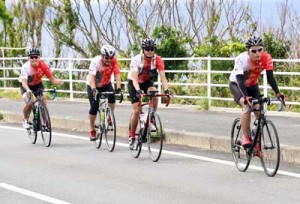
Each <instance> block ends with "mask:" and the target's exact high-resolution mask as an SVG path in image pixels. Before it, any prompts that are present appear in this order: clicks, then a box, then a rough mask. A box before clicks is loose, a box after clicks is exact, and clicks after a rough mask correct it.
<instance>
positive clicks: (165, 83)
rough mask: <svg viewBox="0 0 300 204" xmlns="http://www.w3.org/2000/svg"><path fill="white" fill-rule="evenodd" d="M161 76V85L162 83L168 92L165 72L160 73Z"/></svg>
mask: <svg viewBox="0 0 300 204" xmlns="http://www.w3.org/2000/svg"><path fill="white" fill-rule="evenodd" d="M159 76H160V79H161V83H162V86H163V88H164V90H167V89H168V81H167V78H166V74H165V71H159Z"/></svg>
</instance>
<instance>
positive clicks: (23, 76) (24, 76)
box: [19, 61, 30, 82]
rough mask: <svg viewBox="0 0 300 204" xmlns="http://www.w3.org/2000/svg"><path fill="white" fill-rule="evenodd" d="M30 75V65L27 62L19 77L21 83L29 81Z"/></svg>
mask: <svg viewBox="0 0 300 204" xmlns="http://www.w3.org/2000/svg"><path fill="white" fill-rule="evenodd" d="M29 75H30V63H29V61H27V62H26V63H25V64H23V66H22V68H21V74H20V76H19V82H22V79H27V78H28V76H29Z"/></svg>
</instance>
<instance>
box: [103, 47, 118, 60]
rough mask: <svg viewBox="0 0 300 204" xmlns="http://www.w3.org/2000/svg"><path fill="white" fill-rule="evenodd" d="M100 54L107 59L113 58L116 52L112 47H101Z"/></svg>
mask: <svg viewBox="0 0 300 204" xmlns="http://www.w3.org/2000/svg"><path fill="white" fill-rule="evenodd" d="M101 54H102V55H105V56H109V57H113V56H115V54H116V50H115V48H114V47H113V46H110V45H103V46H102V47H101Z"/></svg>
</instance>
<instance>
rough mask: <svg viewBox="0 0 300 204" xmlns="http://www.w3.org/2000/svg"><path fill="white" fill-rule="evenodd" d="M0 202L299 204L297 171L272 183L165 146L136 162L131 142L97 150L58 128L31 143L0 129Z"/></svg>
mask: <svg viewBox="0 0 300 204" xmlns="http://www.w3.org/2000/svg"><path fill="white" fill-rule="evenodd" d="M0 138H1V139H0V155H1V162H0V169H1V171H0V203H22V204H27V203H30V204H32V203H61V204H66V203H74V204H77V203H78V204H81V203H89V204H90V203H91V204H93V203H146V204H147V203H158V204H159V203H163V204H164V203H169V202H172V203H222V204H227V203H241V202H243V203H258V202H260V203H299V202H300V194H299V192H298V189H299V188H300V182H299V178H300V170H299V168H297V166H291V165H285V164H283V165H282V166H281V168H280V171H279V172H278V174H277V175H276V176H275V177H274V178H270V177H267V176H266V175H265V173H264V172H263V171H262V169H261V167H260V163H259V162H258V159H254V160H253V163H251V164H252V165H253V166H251V168H250V169H248V171H247V172H245V173H241V172H239V171H238V170H237V169H236V168H235V166H234V165H233V163H232V159H231V156H230V154H226V153H220V152H214V151H207V150H202V149H196V148H191V147H183V146H175V145H165V146H164V150H165V151H164V152H163V155H162V158H161V159H160V161H159V162H157V163H154V162H152V161H151V160H150V158H149V157H148V155H147V152H145V151H143V152H142V154H141V156H140V158H138V159H134V158H133V157H132V156H131V154H130V152H129V149H128V144H127V140H126V139H124V138H118V144H117V146H116V149H115V151H114V152H112V153H110V152H108V151H107V150H106V149H105V147H101V148H100V149H99V150H98V149H96V148H95V147H94V146H93V143H91V142H90V141H89V140H88V138H87V137H86V136H83V135H82V132H76V131H66V130H58V129H55V130H54V135H53V143H52V145H51V146H50V147H49V148H46V147H44V146H43V144H42V142H41V139H40V138H38V141H37V144H35V145H33V144H30V142H29V139H28V137H27V136H26V132H25V131H24V129H22V128H19V125H15V124H10V123H0Z"/></svg>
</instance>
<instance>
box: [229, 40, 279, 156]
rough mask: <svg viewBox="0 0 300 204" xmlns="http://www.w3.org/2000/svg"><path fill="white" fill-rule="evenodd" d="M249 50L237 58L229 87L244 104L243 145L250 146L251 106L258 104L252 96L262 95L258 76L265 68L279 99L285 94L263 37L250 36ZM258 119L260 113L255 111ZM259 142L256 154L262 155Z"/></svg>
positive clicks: (242, 117) (242, 104) (235, 97)
mask: <svg viewBox="0 0 300 204" xmlns="http://www.w3.org/2000/svg"><path fill="white" fill-rule="evenodd" d="M246 48H247V51H245V52H243V53H241V54H239V55H238V56H237V58H236V59H235V64H234V68H233V71H232V73H231V75H230V83H229V88H230V91H231V93H232V95H233V96H234V101H235V102H236V103H237V104H240V105H241V106H242V110H243V113H242V115H241V125H242V133H243V140H242V146H244V147H247V146H248V147H249V146H250V145H251V141H250V138H249V131H248V130H249V127H250V121H251V115H250V113H251V112H250V111H248V110H249V108H253V107H254V108H257V106H259V105H258V104H254V105H253V104H252V101H251V100H252V97H254V98H256V97H258V96H259V95H260V90H259V87H258V78H259V76H260V74H261V72H262V71H263V70H266V74H267V80H268V83H269V84H270V86H271V87H272V89H273V91H274V92H275V94H276V96H277V97H278V99H279V100H281V101H283V102H284V95H283V94H281V93H280V92H279V89H278V86H277V83H276V81H275V79H274V77H273V61H272V57H271V55H270V54H269V53H267V52H266V51H264V50H263V40H262V38H261V37H256V36H254V37H250V38H249V39H248V41H247V42H246ZM255 117H256V119H258V118H259V113H258V112H255ZM259 148H260V147H259V144H256V146H255V149H256V150H257V154H256V156H258V157H260V156H262V155H260V153H259V152H260V151H259Z"/></svg>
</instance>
